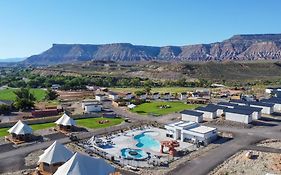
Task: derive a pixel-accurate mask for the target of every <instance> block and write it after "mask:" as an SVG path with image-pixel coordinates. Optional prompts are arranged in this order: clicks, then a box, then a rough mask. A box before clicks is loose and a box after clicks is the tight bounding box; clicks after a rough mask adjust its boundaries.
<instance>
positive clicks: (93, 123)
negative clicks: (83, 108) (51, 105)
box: [0, 118, 124, 137]
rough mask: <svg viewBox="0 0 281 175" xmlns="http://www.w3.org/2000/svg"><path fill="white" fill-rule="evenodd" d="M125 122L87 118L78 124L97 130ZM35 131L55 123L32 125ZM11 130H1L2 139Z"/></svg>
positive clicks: (80, 120) (121, 120)
mask: <svg viewBox="0 0 281 175" xmlns="http://www.w3.org/2000/svg"><path fill="white" fill-rule="evenodd" d="M100 120H108V121H109V122H108V123H105V124H99V123H98V122H99V121H100ZM123 121H124V120H123V119H122V118H87V119H77V120H76V123H77V125H78V126H81V127H86V128H90V129H97V128H106V127H110V126H113V125H118V124H120V123H122V122H123ZM30 126H31V128H32V129H33V131H36V130H41V129H46V128H51V127H54V126H55V123H53V122H52V123H42V124H34V125H30ZM8 129H9V128H0V137H4V136H6V135H8V132H7V130H8Z"/></svg>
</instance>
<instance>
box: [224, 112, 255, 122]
mask: <svg viewBox="0 0 281 175" xmlns="http://www.w3.org/2000/svg"><path fill="white" fill-rule="evenodd" d="M224 113H225V119H226V120H230V121H235V122H240V123H246V124H248V123H251V122H252V114H253V111H249V110H241V109H236V108H227V109H225V110H224Z"/></svg>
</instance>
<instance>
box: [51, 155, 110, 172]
mask: <svg viewBox="0 0 281 175" xmlns="http://www.w3.org/2000/svg"><path fill="white" fill-rule="evenodd" d="M114 172H115V168H114V167H113V166H112V165H110V164H109V163H107V162H105V160H103V159H101V158H95V157H89V156H86V155H83V154H80V153H75V154H74V155H73V156H72V157H71V158H70V159H69V160H68V161H67V162H65V163H64V164H63V165H62V166H60V167H59V168H58V170H57V171H56V172H55V173H54V175H93V174H94V175H110V174H113V173H114Z"/></svg>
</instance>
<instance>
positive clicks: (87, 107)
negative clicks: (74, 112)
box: [82, 101, 102, 113]
mask: <svg viewBox="0 0 281 175" xmlns="http://www.w3.org/2000/svg"><path fill="white" fill-rule="evenodd" d="M82 108H83V110H84V112H85V113H91V112H101V111H102V104H101V103H100V102H99V101H92V102H83V103H82Z"/></svg>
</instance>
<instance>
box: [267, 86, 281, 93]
mask: <svg viewBox="0 0 281 175" xmlns="http://www.w3.org/2000/svg"><path fill="white" fill-rule="evenodd" d="M276 91H280V92H281V87H275V88H273V87H268V88H266V89H265V93H268V94H272V93H274V92H276Z"/></svg>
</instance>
